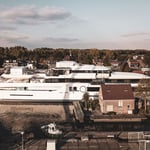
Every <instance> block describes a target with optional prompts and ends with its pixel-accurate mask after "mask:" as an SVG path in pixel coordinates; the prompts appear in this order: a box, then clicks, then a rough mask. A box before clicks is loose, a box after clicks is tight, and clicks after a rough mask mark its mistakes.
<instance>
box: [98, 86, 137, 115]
mask: <svg viewBox="0 0 150 150" xmlns="http://www.w3.org/2000/svg"><path fill="white" fill-rule="evenodd" d="M99 103H100V107H101V111H102V113H108V112H116V113H117V114H132V112H133V110H134V103H135V102H134V96H133V91H132V88H131V85H129V84H118V85H117V84H102V85H101V87H100V91H99Z"/></svg>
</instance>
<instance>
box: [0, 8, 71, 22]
mask: <svg viewBox="0 0 150 150" xmlns="http://www.w3.org/2000/svg"><path fill="white" fill-rule="evenodd" d="M70 16H71V13H70V12H68V11H67V10H65V9H64V8H59V7H49V6H46V7H42V8H39V7H35V6H20V7H14V8H8V9H6V8H5V9H0V20H1V22H3V23H13V24H37V23H42V22H50V21H51V22H55V21H58V20H64V19H67V18H69V17H70Z"/></svg>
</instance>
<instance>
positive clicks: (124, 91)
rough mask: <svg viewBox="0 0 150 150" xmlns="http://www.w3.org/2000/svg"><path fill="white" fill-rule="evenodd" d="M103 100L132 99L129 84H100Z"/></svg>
mask: <svg viewBox="0 0 150 150" xmlns="http://www.w3.org/2000/svg"><path fill="white" fill-rule="evenodd" d="M101 90H102V96H103V100H126V99H134V96H133V91H132V88H131V85H129V84H119V85H117V84H110V85H107V84H102V85H101Z"/></svg>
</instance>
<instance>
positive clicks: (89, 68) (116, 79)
mask: <svg viewBox="0 0 150 150" xmlns="http://www.w3.org/2000/svg"><path fill="white" fill-rule="evenodd" d="M141 79H150V77H149V76H146V75H143V74H138V73H129V72H112V71H111V68H110V67H105V66H95V65H89V64H79V63H77V62H75V61H59V62H56V67H55V68H52V69H51V70H50V74H49V75H48V74H46V73H34V74H26V73H25V68H24V67H15V68H11V70H10V74H2V75H1V82H0V101H25V102H28V101H33V102H35V101H36V102H69V101H75V100H82V98H83V95H84V93H86V92H88V93H89V96H90V98H92V99H98V95H99V87H100V84H102V83H106V84H107V83H109V84H110V83H113V84H114V83H116V84H120V83H121V84H122V83H124V84H131V86H132V87H133V88H134V87H136V86H137V85H138V82H139V80H141Z"/></svg>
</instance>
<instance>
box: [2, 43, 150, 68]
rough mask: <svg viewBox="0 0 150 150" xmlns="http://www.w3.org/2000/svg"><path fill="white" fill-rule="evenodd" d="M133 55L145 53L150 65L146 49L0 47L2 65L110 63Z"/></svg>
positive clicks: (146, 61) (149, 57)
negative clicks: (31, 62)
mask: <svg viewBox="0 0 150 150" xmlns="http://www.w3.org/2000/svg"><path fill="white" fill-rule="evenodd" d="M133 55H144V56H145V57H144V62H145V63H146V64H147V65H148V66H150V61H149V60H150V51H146V50H105V49H103V50H99V49H64V48H59V49H54V48H45V47H43V48H35V49H33V50H29V49H27V48H25V47H21V46H15V47H9V48H8V47H5V48H4V47H0V66H2V65H3V63H4V62H5V61H6V60H17V61H34V62H36V63H39V64H47V63H55V62H56V61H60V60H75V61H77V62H79V63H87V64H92V63H93V60H94V61H95V62H96V61H98V60H102V61H103V63H104V65H109V63H110V60H118V61H121V62H123V61H126V60H127V59H128V58H131V57H132V56H133Z"/></svg>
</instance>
